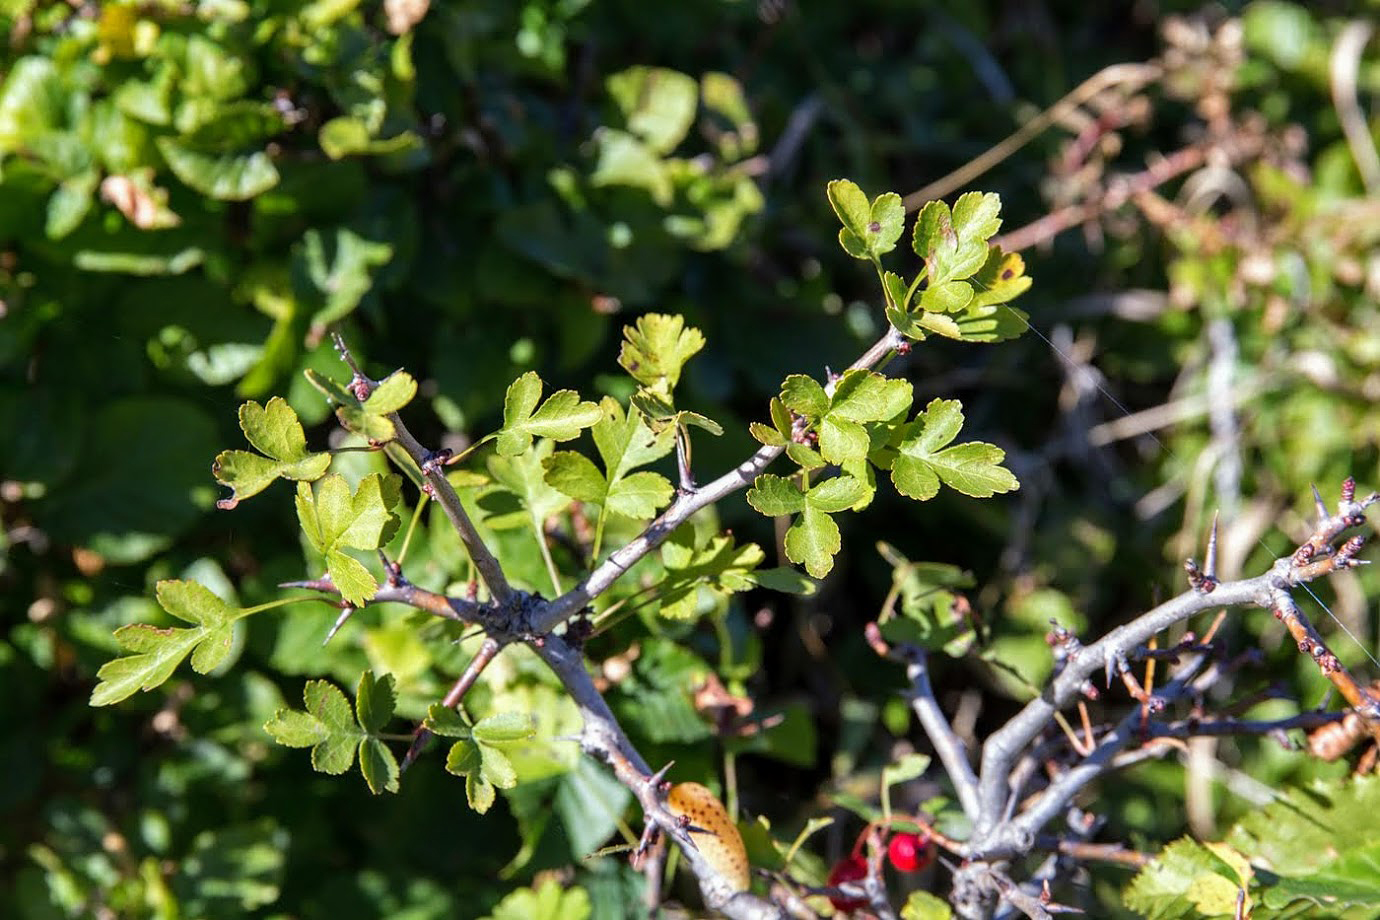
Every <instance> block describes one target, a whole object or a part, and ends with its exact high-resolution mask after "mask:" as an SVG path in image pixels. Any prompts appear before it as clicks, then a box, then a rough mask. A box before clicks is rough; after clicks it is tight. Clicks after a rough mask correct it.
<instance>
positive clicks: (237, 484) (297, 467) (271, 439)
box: [211, 396, 331, 508]
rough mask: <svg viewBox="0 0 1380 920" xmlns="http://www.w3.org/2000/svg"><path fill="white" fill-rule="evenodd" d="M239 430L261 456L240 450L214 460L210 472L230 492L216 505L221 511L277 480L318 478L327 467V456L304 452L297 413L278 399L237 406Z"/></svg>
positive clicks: (224, 452)
mask: <svg viewBox="0 0 1380 920" xmlns="http://www.w3.org/2000/svg"><path fill="white" fill-rule="evenodd" d="M240 429H241V430H242V431H243V432H244V436H245V438H246V439H247V440H248V441H249V443H250V444H252V445H253V446H254V447H255V448H256V449H257V450H259V451H260V452H261V453H262V454H263V456H260V455H259V454H252V453H250V452H249V451H244V450H227V451H223V452H222V453H221V454H220V455H219V456H217V457H216V460H215V462H214V463H213V464H212V465H211V472H212V473H213V474H214V475H215V477H216V479H217V480H218V481H219V482H220V483H221V484H222V485H225V486H229V487H230V491H231V495H230V497H229V498H227V499H222V500H221V501H220V502H218V503H217V504H218V506H219V507H221V508H233V507H235V505H237V504H239V502H240V501H242V500H243V499H246V498H249V497H250V496H251V495H257V494H258V493H260V492H262V491H263V490H264V489H266V488H268V486H269V485H270V484H271V483H272V482H273V481H274V480H275V479H278V478H279V477H282V478H284V479H292V480H308V481H310V480H315V479H319V478H321V476H323V475H325V472H326V470H327V468H328V467H330V465H331V455H330V454H328V453H312V452H311V451H308V450H307V438H306V434H305V433H304V432H303V431H302V423H301V421H300V420H299V419H298V418H297V413H296V412H294V411H292V408H291V407H290V406H288V404H287V401H286V400H284V399H282V398H280V397H277V396H275V397H273V398H272V399H270V400H269V401H268V405H266V406H260V405H259V404H258V403H256V402H254V401H253V400H251V401H249V402H247V403H245V404H244V405H242V406H240Z"/></svg>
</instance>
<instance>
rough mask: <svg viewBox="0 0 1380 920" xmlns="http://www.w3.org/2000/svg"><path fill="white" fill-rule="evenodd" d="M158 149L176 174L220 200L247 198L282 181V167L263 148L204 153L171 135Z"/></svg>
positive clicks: (161, 139) (243, 199)
mask: <svg viewBox="0 0 1380 920" xmlns="http://www.w3.org/2000/svg"><path fill="white" fill-rule="evenodd" d="M158 151H159V153H161V154H163V159H164V160H165V161H167V164H168V168H169V169H171V170H172V171H173V175H175V176H177V178H178V179H180V180H182V182H183V183H184V184H186V185H187V186H189V187H190V188H192V189H195V190H196V191H198V192H201V194H203V195H206V196H207V197H209V198H214V199H217V200H218V201H246V200H248V199H250V198H253V197H254V196H255V195H259V194H262V193H263V192H266V191H268V190H269V189H271V188H273V186H275V185H277V184H278V170H277V169H276V168H275V167H274V165H273V161H272V160H271V159H269V156H268V154H266V153H264V152H263V151H256V152H254V153H203V152H201V151H199V150H196V149H194V148H192V147H189V146H186V145H184V144H181V143H179V142H178V141H176V140H174V139H173V138H171V137H160V138H159V139H158Z"/></svg>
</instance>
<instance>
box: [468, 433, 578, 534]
mask: <svg viewBox="0 0 1380 920" xmlns="http://www.w3.org/2000/svg"><path fill="white" fill-rule="evenodd" d="M552 449H553V446H552V443H551V442H550V441H548V440H545V439H542V440H540V441H537V443H536V446H535V447H534V448H533V449H532V450H530V451H528V452H526V453H524V454H521V455H520V456H516V457H500V456H492V457H490V458H489V463H488V466H489V472H490V474H492V475H493V477H494V481H495V482H496V483H497V484H498V486H499V487H500V488H501V489H502V490H503V491H506V492H509V493H512V494H513V495H514V496H516V498H517V501H518V503H519V504H520V505H521V506H522V508H523V509H524V510H525V511H526V512H527V514H526V523H528V524H530V525H531V526H532V527H533V529H535V530H538V531H540V529H541V527H542V525H543V524H545V522H546V519H547V518H549V517H551V515H553V514H558V513H560V512H561V511H563V510H565V508H567V507H568V506H569V505H570V497H569V496H567V495H565V494H564V493H563V492H560V491H558V490H557V489H554V488H552V487H551V486H550V485H549V484H548V483H547V482H546V472H545V464H546V460H547V458H549V457H551V456H552ZM590 465H591V466H592V465H593V464H592V463H591V464H590ZM490 497H491V496H486V500H487V499H488V498H490ZM483 504H484V502H481V505H483ZM487 523H488V524H489V526H491V527H494V528H496V529H502V528H503V527H505V526H506V527H513V526H522V525H523V523H524V521H523V520H522V518H521V517H516V518H515V520H514V521H504V520H502V519H501V518H496V517H494V518H489V519H487Z"/></svg>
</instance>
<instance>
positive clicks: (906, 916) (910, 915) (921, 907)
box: [901, 891, 954, 920]
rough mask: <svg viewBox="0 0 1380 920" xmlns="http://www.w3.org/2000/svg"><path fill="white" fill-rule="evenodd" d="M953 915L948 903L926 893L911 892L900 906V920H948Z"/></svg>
mask: <svg viewBox="0 0 1380 920" xmlns="http://www.w3.org/2000/svg"><path fill="white" fill-rule="evenodd" d="M953 915H954V914H953V910H952V909H951V908H950V907H949V905H948V902H946V901H943V900H941V899H940V898H937V897H935V896H934V895H932V894H930V893H929V892H928V891H912V892H911V893H910V895H909V897H907V898H906V903H905V904H904V905H902V906H901V920H950V918H951V917H952V916H953Z"/></svg>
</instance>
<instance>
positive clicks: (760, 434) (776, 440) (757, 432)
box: [748, 422, 786, 447]
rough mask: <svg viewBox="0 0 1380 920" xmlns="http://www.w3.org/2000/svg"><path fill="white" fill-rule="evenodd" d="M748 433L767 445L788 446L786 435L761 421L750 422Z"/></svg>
mask: <svg viewBox="0 0 1380 920" xmlns="http://www.w3.org/2000/svg"><path fill="white" fill-rule="evenodd" d="M748 433H749V434H751V435H752V436H753V437H754V438H756V439H757V442H758V443H759V444H764V445H766V446H767V447H785V446H786V438H785V436H784V435H782V434H781V432H779V431H777V430H776V429H775V428H773V427H771V426H770V425H764V424H762V423H761V422H749V423H748Z"/></svg>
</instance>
